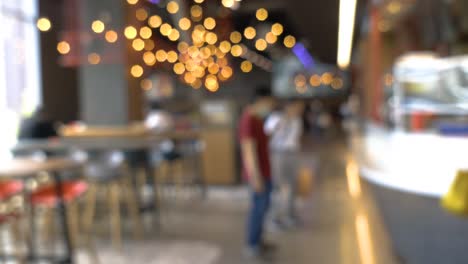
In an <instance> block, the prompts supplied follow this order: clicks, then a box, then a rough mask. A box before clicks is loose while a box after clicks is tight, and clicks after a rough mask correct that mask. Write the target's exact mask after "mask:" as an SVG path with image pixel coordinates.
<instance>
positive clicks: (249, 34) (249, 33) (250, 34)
mask: <svg viewBox="0 0 468 264" xmlns="http://www.w3.org/2000/svg"><path fill="white" fill-rule="evenodd" d="M256 35H257V31H256V30H255V28H253V27H247V28H246V29H245V30H244V36H245V38H246V39H254V38H255V36H256Z"/></svg>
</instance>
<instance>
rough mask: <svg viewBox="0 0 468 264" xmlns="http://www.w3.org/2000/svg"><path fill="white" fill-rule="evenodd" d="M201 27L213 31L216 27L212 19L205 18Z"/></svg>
mask: <svg viewBox="0 0 468 264" xmlns="http://www.w3.org/2000/svg"><path fill="white" fill-rule="evenodd" d="M203 25H204V26H205V28H206V29H208V30H213V29H214V28H215V27H216V20H215V19H214V18H212V17H207V18H206V19H205V21H204V22H203Z"/></svg>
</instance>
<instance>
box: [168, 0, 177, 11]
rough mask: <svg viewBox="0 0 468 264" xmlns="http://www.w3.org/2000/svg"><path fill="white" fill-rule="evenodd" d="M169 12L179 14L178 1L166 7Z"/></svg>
mask: <svg viewBox="0 0 468 264" xmlns="http://www.w3.org/2000/svg"><path fill="white" fill-rule="evenodd" d="M166 9H167V12H169V13H170V14H175V13H177V12H179V4H178V3H177V2H176V1H170V2H169V3H167V6H166Z"/></svg>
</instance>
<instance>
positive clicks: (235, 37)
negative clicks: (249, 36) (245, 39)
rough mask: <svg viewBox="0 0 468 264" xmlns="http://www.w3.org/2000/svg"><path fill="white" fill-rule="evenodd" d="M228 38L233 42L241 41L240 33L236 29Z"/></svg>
mask: <svg viewBox="0 0 468 264" xmlns="http://www.w3.org/2000/svg"><path fill="white" fill-rule="evenodd" d="M230 40H231V42H232V43H234V44H238V43H240V42H241V41H242V34H241V33H240V32H238V31H234V32H232V33H231V35H230Z"/></svg>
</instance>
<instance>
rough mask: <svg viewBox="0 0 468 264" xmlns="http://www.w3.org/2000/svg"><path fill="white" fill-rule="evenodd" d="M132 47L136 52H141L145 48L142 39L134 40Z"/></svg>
mask: <svg viewBox="0 0 468 264" xmlns="http://www.w3.org/2000/svg"><path fill="white" fill-rule="evenodd" d="M132 47H133V49H134V50H136V51H142V50H143V49H144V48H145V42H144V41H143V40H142V39H139V38H137V39H134V40H133V42H132Z"/></svg>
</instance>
